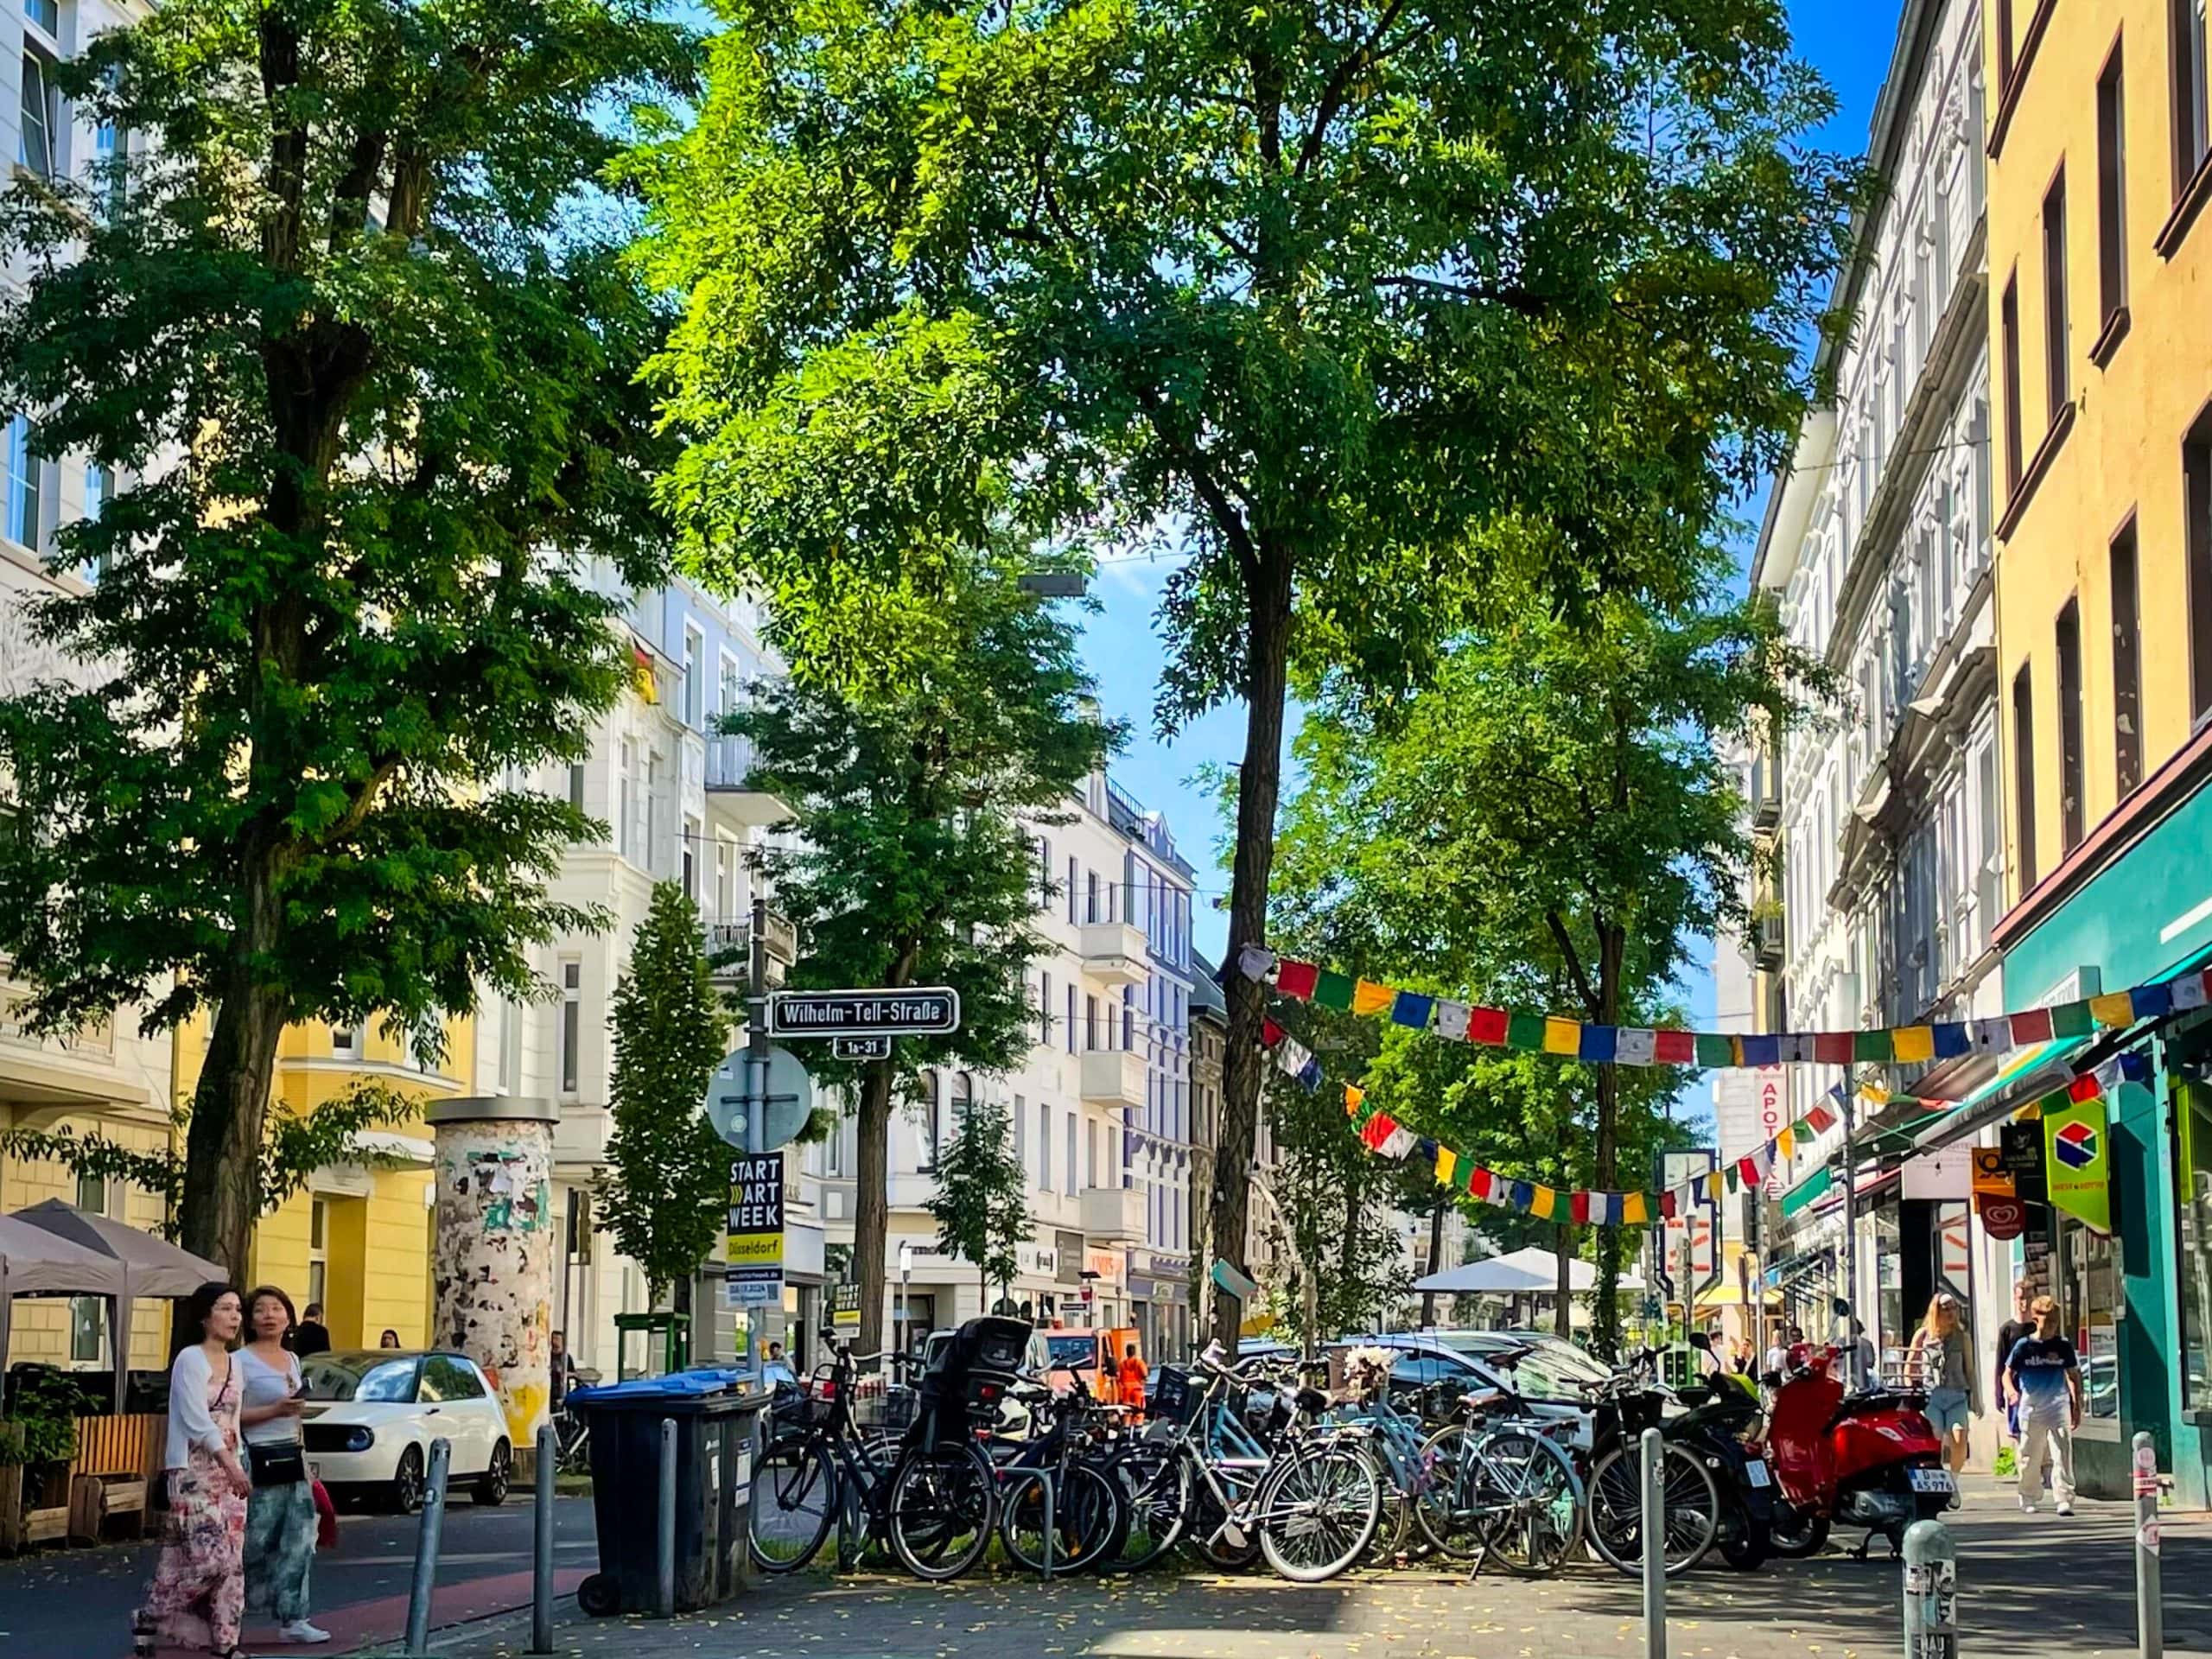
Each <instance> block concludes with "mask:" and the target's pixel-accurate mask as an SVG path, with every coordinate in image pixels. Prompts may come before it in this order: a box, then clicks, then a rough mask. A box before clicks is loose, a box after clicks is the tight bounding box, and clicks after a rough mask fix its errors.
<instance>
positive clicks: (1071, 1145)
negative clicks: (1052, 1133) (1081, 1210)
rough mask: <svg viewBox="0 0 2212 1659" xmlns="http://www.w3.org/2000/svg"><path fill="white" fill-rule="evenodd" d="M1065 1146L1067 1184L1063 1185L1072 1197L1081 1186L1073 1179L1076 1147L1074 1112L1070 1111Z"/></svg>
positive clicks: (1080, 1189) (1079, 1190)
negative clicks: (1066, 1150) (1066, 1151)
mask: <svg viewBox="0 0 2212 1659" xmlns="http://www.w3.org/2000/svg"><path fill="white" fill-rule="evenodd" d="M1067 1147H1068V1184H1067V1186H1066V1187H1065V1192H1067V1194H1068V1196H1069V1197H1070V1198H1073V1197H1074V1196H1075V1195H1076V1193H1077V1192H1081V1191H1082V1188H1080V1187H1078V1186H1077V1185H1076V1179H1075V1175H1076V1169H1075V1152H1076V1147H1075V1114H1074V1113H1073V1112H1070V1113H1069V1114H1068V1141H1067Z"/></svg>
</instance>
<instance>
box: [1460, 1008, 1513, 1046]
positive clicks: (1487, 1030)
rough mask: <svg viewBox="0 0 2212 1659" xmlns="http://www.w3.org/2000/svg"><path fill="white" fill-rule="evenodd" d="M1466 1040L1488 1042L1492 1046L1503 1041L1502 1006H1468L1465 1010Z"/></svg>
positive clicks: (1503, 1019)
mask: <svg viewBox="0 0 2212 1659" xmlns="http://www.w3.org/2000/svg"><path fill="white" fill-rule="evenodd" d="M1467 1040H1468V1041H1469V1042H1471V1043H1488V1044H1489V1045H1490V1046H1491V1047H1492V1048H1499V1047H1503V1046H1504V1043H1505V1010H1504V1009H1503V1008H1469V1009H1468V1010H1467Z"/></svg>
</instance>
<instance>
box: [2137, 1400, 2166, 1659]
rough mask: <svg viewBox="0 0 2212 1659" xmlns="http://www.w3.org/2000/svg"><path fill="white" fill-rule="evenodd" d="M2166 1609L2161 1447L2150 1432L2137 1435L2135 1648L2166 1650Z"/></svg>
mask: <svg viewBox="0 0 2212 1659" xmlns="http://www.w3.org/2000/svg"><path fill="white" fill-rule="evenodd" d="M2165 1626H2166V1621H2165V1610H2164V1606H2163V1605H2161V1603H2160V1600H2159V1592H2158V1447H2157V1446H2154V1445H2152V1440H2151V1436H2150V1434H2149V1433H2147V1432H2139V1433H2137V1434H2136V1436H2135V1651H2136V1654H2137V1656H2138V1659H2160V1656H2161V1655H2163V1654H2164V1652H2165V1650H2166V1627H2165Z"/></svg>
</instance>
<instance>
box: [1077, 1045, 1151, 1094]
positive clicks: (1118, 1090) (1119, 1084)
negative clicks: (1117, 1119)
mask: <svg viewBox="0 0 2212 1659" xmlns="http://www.w3.org/2000/svg"><path fill="white" fill-rule="evenodd" d="M1144 1083H1145V1062H1144V1056H1143V1055H1141V1054H1140V1053H1138V1052H1135V1050H1134V1049H1122V1048H1094V1049H1092V1050H1091V1051H1090V1052H1089V1053H1087V1054H1085V1055H1084V1057H1083V1097H1084V1099H1085V1100H1087V1101H1089V1102H1090V1103H1091V1104H1092V1105H1094V1106H1111V1107H1115V1108H1121V1107H1126V1106H1141V1105H1143V1104H1144V1103H1145V1092H1144Z"/></svg>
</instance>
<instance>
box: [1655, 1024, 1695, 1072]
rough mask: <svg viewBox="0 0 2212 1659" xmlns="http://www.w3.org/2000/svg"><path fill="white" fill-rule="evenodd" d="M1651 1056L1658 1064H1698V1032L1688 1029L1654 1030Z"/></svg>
mask: <svg viewBox="0 0 2212 1659" xmlns="http://www.w3.org/2000/svg"><path fill="white" fill-rule="evenodd" d="M1651 1058H1652V1062H1653V1064H1655V1065H1696V1064H1697V1034H1696V1033H1694V1032H1688V1031H1655V1032H1653V1033H1651Z"/></svg>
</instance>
